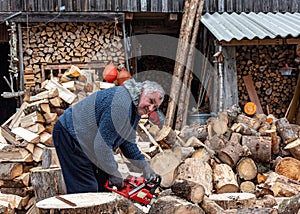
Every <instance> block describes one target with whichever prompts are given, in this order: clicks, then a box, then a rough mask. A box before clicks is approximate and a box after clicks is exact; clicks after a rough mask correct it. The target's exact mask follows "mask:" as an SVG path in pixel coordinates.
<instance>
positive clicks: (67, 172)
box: [52, 79, 165, 193]
mask: <svg viewBox="0 0 300 214" xmlns="http://www.w3.org/2000/svg"><path fill="white" fill-rule="evenodd" d="M164 95H165V92H164V89H163V88H162V87H161V86H160V85H159V84H158V83H156V82H151V81H145V82H136V81H135V80H134V79H130V80H127V81H126V82H125V83H124V85H123V86H115V87H112V88H109V89H105V90H101V91H97V92H95V93H93V94H91V95H89V96H88V97H86V98H85V99H83V100H81V101H80V102H78V103H76V104H75V105H74V106H72V107H70V108H68V109H66V110H65V112H64V113H63V114H62V115H61V116H60V118H59V120H58V121H57V122H56V124H55V126H54V128H53V133H52V136H53V143H54V145H55V148H56V152H57V155H58V158H59V161H60V164H61V168H62V172H63V176H64V180H65V184H66V187H67V193H82V192H104V191H107V190H106V189H105V188H104V184H105V182H106V181H107V180H108V179H109V181H110V183H111V184H112V185H114V186H116V187H117V188H122V187H123V178H122V176H121V174H120V172H119V171H118V166H117V163H116V161H115V160H114V151H115V150H116V149H117V148H120V150H121V151H122V153H123V154H124V156H125V157H126V158H127V159H128V160H130V161H131V162H132V164H134V165H135V166H136V167H138V168H140V169H142V171H143V176H144V177H145V178H146V179H149V178H150V177H151V176H156V175H155V172H154V171H153V170H152V168H151V167H150V165H149V164H148V162H147V161H146V160H145V157H144V156H143V155H142V154H141V152H140V150H139V149H138V147H137V145H136V142H135V140H136V128H137V125H138V122H139V120H140V117H141V115H144V114H149V113H150V112H152V111H154V110H155V109H157V108H158V107H159V106H160V104H161V103H162V102H163V99H164Z"/></svg>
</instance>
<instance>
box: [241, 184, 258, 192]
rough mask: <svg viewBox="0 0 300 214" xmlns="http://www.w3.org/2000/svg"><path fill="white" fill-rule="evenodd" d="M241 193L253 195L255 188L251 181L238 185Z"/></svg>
mask: <svg viewBox="0 0 300 214" xmlns="http://www.w3.org/2000/svg"><path fill="white" fill-rule="evenodd" d="M240 190H241V192H248V193H253V194H254V193H255V190H256V186H255V184H254V183H253V182H251V181H244V182H242V183H241V184H240Z"/></svg>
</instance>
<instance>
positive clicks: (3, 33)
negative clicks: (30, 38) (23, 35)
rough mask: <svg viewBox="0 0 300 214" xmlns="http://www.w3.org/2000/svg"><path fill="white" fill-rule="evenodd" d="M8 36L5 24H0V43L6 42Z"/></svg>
mask: <svg viewBox="0 0 300 214" xmlns="http://www.w3.org/2000/svg"><path fill="white" fill-rule="evenodd" d="M8 40H9V35H8V31H7V26H6V25H5V24H0V42H8Z"/></svg>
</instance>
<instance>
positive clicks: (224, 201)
mask: <svg viewBox="0 0 300 214" xmlns="http://www.w3.org/2000/svg"><path fill="white" fill-rule="evenodd" d="M209 199H211V200H213V201H215V202H216V203H217V204H219V205H220V206H221V207H222V208H223V209H225V210H227V209H236V208H242V207H254V203H255V200H256V197H255V195H254V194H251V193H222V194H213V195H210V196H209Z"/></svg>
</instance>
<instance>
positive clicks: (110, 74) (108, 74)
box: [102, 62, 118, 83]
mask: <svg viewBox="0 0 300 214" xmlns="http://www.w3.org/2000/svg"><path fill="white" fill-rule="evenodd" d="M102 76H103V79H104V80H105V81H106V82H109V83H113V82H114V81H115V80H116V79H117V76H118V69H117V67H116V66H115V65H114V63H113V62H110V63H109V64H108V65H106V66H105V68H104V70H103V75H102Z"/></svg>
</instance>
